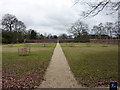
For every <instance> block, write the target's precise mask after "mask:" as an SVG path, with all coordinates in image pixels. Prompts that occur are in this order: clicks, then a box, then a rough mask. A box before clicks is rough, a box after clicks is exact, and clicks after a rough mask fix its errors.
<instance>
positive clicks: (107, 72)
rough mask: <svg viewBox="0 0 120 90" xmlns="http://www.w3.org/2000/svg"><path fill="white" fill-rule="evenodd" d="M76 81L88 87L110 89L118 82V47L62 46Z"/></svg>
mask: <svg viewBox="0 0 120 90" xmlns="http://www.w3.org/2000/svg"><path fill="white" fill-rule="evenodd" d="M61 46H62V48H63V51H64V53H65V56H66V58H67V60H68V63H69V65H70V68H71V70H72V72H73V73H74V75H75V77H76V80H77V81H78V82H79V83H80V84H82V85H83V86H86V87H108V86H109V83H110V81H118V46H117V45H102V44H95V43H94V44H93V43H91V44H85V43H71V44H67V43H62V44H61Z"/></svg>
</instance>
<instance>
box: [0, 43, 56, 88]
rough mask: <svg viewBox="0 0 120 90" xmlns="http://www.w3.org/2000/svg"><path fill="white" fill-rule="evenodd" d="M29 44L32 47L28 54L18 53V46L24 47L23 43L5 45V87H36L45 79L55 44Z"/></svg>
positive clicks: (3, 58) (3, 72)
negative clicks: (20, 54)
mask: <svg viewBox="0 0 120 90" xmlns="http://www.w3.org/2000/svg"><path fill="white" fill-rule="evenodd" d="M28 45H29V47H31V52H30V54H29V55H28V56H19V55H18V48H20V47H23V44H13V45H3V50H2V56H3V57H2V66H3V67H2V74H3V76H2V79H3V85H2V86H3V88H10V87H13V88H21V87H23V88H34V87H35V86H38V85H39V84H40V82H41V80H43V75H44V72H45V70H46V68H47V66H48V64H49V62H50V59H51V56H52V53H53V50H54V47H55V44H54V43H50V44H44V43H37V44H33V43H30V44H28Z"/></svg>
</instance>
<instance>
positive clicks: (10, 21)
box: [1, 14, 18, 32]
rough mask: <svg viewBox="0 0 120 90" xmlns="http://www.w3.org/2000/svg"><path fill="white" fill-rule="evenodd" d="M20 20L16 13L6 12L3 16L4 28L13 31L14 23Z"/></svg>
mask: <svg viewBox="0 0 120 90" xmlns="http://www.w3.org/2000/svg"><path fill="white" fill-rule="evenodd" d="M16 21H18V20H17V18H16V17H15V16H14V15H11V14H5V15H4V16H3V18H2V22H1V25H2V29H4V30H7V31H10V32H12V30H14V25H15V24H14V23H15V22H16Z"/></svg>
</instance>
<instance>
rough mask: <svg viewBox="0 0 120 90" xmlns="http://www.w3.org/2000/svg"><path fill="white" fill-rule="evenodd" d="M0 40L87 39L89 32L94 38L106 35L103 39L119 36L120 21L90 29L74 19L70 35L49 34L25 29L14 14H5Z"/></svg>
mask: <svg viewBox="0 0 120 90" xmlns="http://www.w3.org/2000/svg"><path fill="white" fill-rule="evenodd" d="M1 26H2V29H1V30H2V42H3V43H18V42H23V41H24V39H27V40H36V39H58V38H59V39H73V38H74V39H76V40H80V41H89V39H90V38H91V33H90V32H92V33H93V35H94V36H95V38H94V39H103V36H107V37H105V38H104V39H109V38H110V39H112V38H119V36H120V29H119V28H120V21H117V22H115V23H112V22H106V23H105V24H102V23H100V24H98V25H95V26H93V28H92V29H91V30H90V29H89V28H88V25H87V24H85V23H83V22H81V21H80V20H78V21H76V22H75V23H73V24H72V25H71V27H70V28H69V29H68V32H69V33H71V34H72V35H71V36H70V35H67V34H61V35H59V36H57V35H51V34H48V35H47V34H44V35H43V34H40V33H37V32H36V31H35V30H33V29H29V30H26V25H25V24H24V23H23V22H22V21H20V20H18V19H17V18H16V17H15V16H14V15H11V14H6V15H4V16H3V18H2V22H1Z"/></svg>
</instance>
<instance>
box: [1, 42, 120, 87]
mask: <svg viewBox="0 0 120 90" xmlns="http://www.w3.org/2000/svg"><path fill="white" fill-rule="evenodd" d="M55 45H56V44H55V43H46V44H44V43H34V44H33V43H30V44H29V46H30V47H31V52H30V55H28V56H19V55H18V51H17V49H18V47H22V46H23V44H13V45H3V50H2V56H3V57H2V69H3V70H2V73H3V76H2V79H3V87H4V88H7V87H15V88H17V87H19V88H20V87H29V88H34V87H36V86H39V85H40V83H41V81H43V80H44V73H45V71H46V69H47V67H48V65H49V62H50V60H51V57H52V54H53V51H54V48H55ZM61 47H62V49H63V51H64V54H65V56H66V58H67V61H68V64H69V66H70V68H71V71H72V72H73V74H74V76H75V78H76V80H77V81H78V83H79V84H80V85H82V86H85V87H107V86H108V85H109V82H110V81H117V78H118V72H117V69H118V68H117V67H118V65H117V61H118V60H117V59H118V47H117V45H108V46H103V45H101V44H90V45H89V44H86V43H61Z"/></svg>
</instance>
